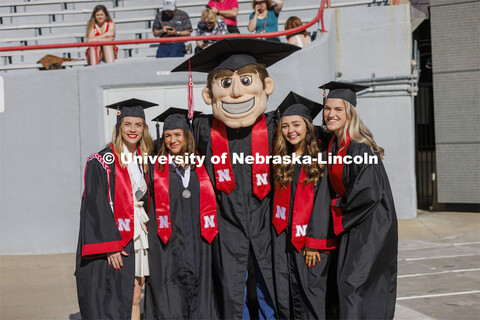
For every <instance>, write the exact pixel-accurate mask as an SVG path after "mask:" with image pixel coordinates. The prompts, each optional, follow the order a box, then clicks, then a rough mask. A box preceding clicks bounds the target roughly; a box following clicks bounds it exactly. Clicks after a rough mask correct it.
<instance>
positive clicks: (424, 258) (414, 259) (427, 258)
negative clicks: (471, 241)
mask: <svg viewBox="0 0 480 320" xmlns="http://www.w3.org/2000/svg"><path fill="white" fill-rule="evenodd" d="M479 255H480V254H477V253H470V254H459V255H454V256H436V257H421V258H406V259H399V260H398V261H418V260H430V259H447V258H460V257H473V256H479Z"/></svg>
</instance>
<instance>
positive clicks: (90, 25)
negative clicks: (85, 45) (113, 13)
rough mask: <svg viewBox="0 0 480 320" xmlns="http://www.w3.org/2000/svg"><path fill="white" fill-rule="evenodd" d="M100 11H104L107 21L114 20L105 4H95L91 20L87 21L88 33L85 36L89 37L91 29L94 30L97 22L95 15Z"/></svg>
mask: <svg viewBox="0 0 480 320" xmlns="http://www.w3.org/2000/svg"><path fill="white" fill-rule="evenodd" d="M98 11H103V12H104V13H105V20H106V21H107V22H108V21H110V20H112V18H111V17H110V14H109V13H108V10H107V8H105V6H102V5H101V4H99V5H97V6H95V8H93V11H92V16H91V17H90V20H88V22H87V33H85V38H88V35H89V33H90V31H92V29H93V26H94V25H95V22H96V20H95V15H96V14H97V12H98Z"/></svg>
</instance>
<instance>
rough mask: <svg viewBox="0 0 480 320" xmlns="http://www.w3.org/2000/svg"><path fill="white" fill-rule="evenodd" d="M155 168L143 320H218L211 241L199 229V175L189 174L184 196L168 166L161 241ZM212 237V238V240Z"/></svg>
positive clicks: (172, 171) (151, 187)
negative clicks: (166, 217) (166, 232)
mask: <svg viewBox="0 0 480 320" xmlns="http://www.w3.org/2000/svg"><path fill="white" fill-rule="evenodd" d="M151 168H152V167H151ZM154 170H156V169H151V170H149V173H148V177H149V186H150V191H151V197H150V198H151V199H152V200H151V201H152V204H151V205H150V212H149V219H150V222H149V224H148V245H149V256H148V257H149V267H150V277H149V278H148V280H147V282H146V285H145V319H217V318H218V316H217V312H216V307H215V304H214V297H213V283H212V252H211V251H212V250H211V244H209V243H208V242H207V241H206V240H205V239H204V238H203V237H202V235H201V229H200V184H199V182H198V176H197V173H196V171H195V170H193V171H191V173H190V181H189V185H188V189H189V190H190V191H191V194H192V195H191V197H190V198H189V199H185V198H183V197H182V191H183V190H184V188H183V185H182V180H181V178H180V177H179V176H178V174H177V173H176V172H175V169H174V167H173V166H172V165H170V167H169V200H170V219H171V230H172V234H171V236H170V239H169V240H168V242H167V244H166V245H165V244H164V243H163V241H162V240H161V239H160V237H159V236H158V233H157V226H158V222H157V218H156V213H155V208H156V207H155V201H154V199H155V197H154V192H155V188H154V183H153V177H154V173H153V171H154ZM179 170H182V172H183V169H179ZM216 241H217V239H214V240H213V243H215V242H216Z"/></svg>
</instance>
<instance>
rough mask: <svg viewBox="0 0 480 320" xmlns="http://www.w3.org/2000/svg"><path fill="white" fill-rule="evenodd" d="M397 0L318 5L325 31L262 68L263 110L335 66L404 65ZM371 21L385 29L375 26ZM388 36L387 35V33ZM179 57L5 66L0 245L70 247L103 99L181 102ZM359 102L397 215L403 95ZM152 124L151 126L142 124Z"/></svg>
mask: <svg viewBox="0 0 480 320" xmlns="http://www.w3.org/2000/svg"><path fill="white" fill-rule="evenodd" d="M396 8H398V9H395V8H391V7H378V8H366V7H358V8H351V9H331V10H327V12H326V14H325V22H326V27H327V29H328V33H324V34H321V35H319V37H318V38H317V40H316V41H315V42H314V43H313V44H312V45H310V46H309V47H306V48H305V49H303V50H301V51H300V52H297V53H296V54H294V55H292V56H290V57H288V58H287V59H285V60H284V61H281V62H279V63H278V64H276V65H274V66H272V67H271V68H269V71H270V74H271V76H272V77H273V78H274V80H275V83H276V86H275V91H274V93H273V95H272V96H271V97H270V99H269V109H268V110H273V109H275V108H276V105H278V103H279V102H280V101H282V100H283V98H284V97H285V95H286V94H288V92H289V91H290V90H293V91H296V92H298V93H300V94H303V95H305V96H307V97H309V98H311V99H315V100H317V101H321V100H322V92H321V90H319V89H318V86H320V85H321V84H322V83H324V82H327V81H330V80H334V79H335V75H336V74H337V73H338V72H342V74H343V75H344V76H343V80H354V79H355V78H359V77H368V76H370V74H371V73H372V72H375V73H377V74H379V75H382V76H396V75H404V74H405V72H407V71H408V68H409V67H408V66H409V65H410V55H409V53H410V51H411V48H410V40H409V37H410V32H409V28H408V27H407V26H406V24H407V22H408V21H409V19H408V15H405V12H406V8H403V7H402V6H399V7H396ZM407 11H408V10H407ZM359 17H361V19H360V18H359ZM362 21H365V22H362ZM368 21H369V22H368ZM372 26H373V27H372ZM380 27H381V29H382V30H384V32H377V31H378V29H379V28H380ZM372 28H373V29H372ZM388 30H389V31H388ZM367 32H368V34H366V33H367ZM379 37H382V38H383V40H382V39H379ZM391 37H394V39H395V41H390V40H389V39H391ZM389 57H394V58H395V62H392V61H389ZM181 61H183V59H181V58H172V59H159V60H156V59H144V60H136V61H123V62H117V63H114V64H111V65H100V66H96V67H85V68H79V69H75V70H60V71H45V72H18V73H15V74H5V75H4V82H5V101H6V103H5V111H4V112H3V113H0V152H1V154H2V157H1V158H0V175H1V183H0V219H1V225H0V232H1V244H0V254H18V253H56V252H71V251H74V250H75V248H76V241H77V235H78V221H79V208H80V198H81V194H82V181H83V166H84V162H85V159H86V157H87V156H88V155H89V154H91V153H93V152H96V151H98V150H99V149H101V148H103V146H104V145H105V142H106V141H107V140H108V137H109V133H110V132H111V128H110V126H111V125H112V117H114V116H113V115H112V113H113V112H112V113H111V114H110V115H109V116H107V115H106V112H105V110H104V108H103V106H104V105H105V104H107V103H110V102H113V101H116V100H118V99H119V98H123V97H127V96H130V95H134V96H136V97H138V98H142V99H143V98H145V99H146V100H150V101H153V102H156V103H158V104H159V105H160V106H159V107H154V108H151V109H149V110H147V112H146V113H147V118H150V119H151V118H153V117H154V116H156V115H157V114H158V113H160V112H161V111H163V110H164V109H165V108H166V107H169V106H171V105H177V106H186V104H187V103H186V101H187V98H186V92H187V89H186V79H187V75H186V74H185V73H176V74H170V73H169V72H168V70H171V69H172V68H173V67H174V66H176V65H177V64H179V63H180V62H181ZM205 78H206V76H205V75H204V74H198V73H195V74H194V83H195V104H196V106H197V107H198V109H200V110H203V111H208V110H209V107H208V106H206V105H205V104H204V103H203V101H202V99H201V97H200V94H199V92H200V90H201V89H202V88H203V86H204V83H205ZM182 90H184V91H182ZM358 109H359V111H360V114H361V116H362V118H363V119H364V120H365V122H366V124H367V126H369V127H370V128H371V129H372V131H373V133H374V135H375V137H376V139H377V141H378V143H379V144H380V145H382V146H383V147H385V149H386V160H385V165H386V167H387V171H388V174H389V177H390V182H391V184H392V189H393V192H394V197H395V202H396V207H397V213H398V216H399V217H400V218H408V217H414V216H415V212H416V199H415V177H414V164H413V159H414V156H413V134H414V131H413V116H412V113H411V109H412V103H411V101H410V100H409V98H408V97H393V98H392V97H391V98H373V97H368V95H367V96H366V97H364V98H361V99H359V104H358ZM317 122H318V120H317ZM151 125H153V124H151ZM154 130H155V129H154V127H152V126H151V128H150V132H151V133H154Z"/></svg>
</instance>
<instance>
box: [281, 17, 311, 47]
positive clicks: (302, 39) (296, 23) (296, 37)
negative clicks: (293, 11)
mask: <svg viewBox="0 0 480 320" xmlns="http://www.w3.org/2000/svg"><path fill="white" fill-rule="evenodd" d="M302 25H303V23H302V20H300V18H299V17H295V16H293V17H290V18H288V20H287V22H285V30H288V29H293V28H296V27H300V26H302ZM287 41H288V43H290V44H294V45H296V46H299V47H300V48H303V47H304V46H306V45H309V44H310V43H312V39H310V36H309V35H308V32H307V30H303V31H300V32H297V33H295V34H290V35H287Z"/></svg>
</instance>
